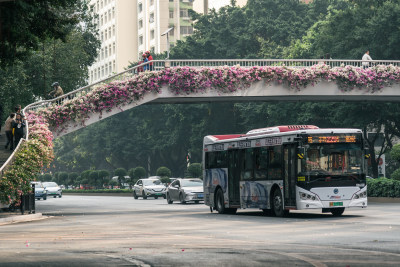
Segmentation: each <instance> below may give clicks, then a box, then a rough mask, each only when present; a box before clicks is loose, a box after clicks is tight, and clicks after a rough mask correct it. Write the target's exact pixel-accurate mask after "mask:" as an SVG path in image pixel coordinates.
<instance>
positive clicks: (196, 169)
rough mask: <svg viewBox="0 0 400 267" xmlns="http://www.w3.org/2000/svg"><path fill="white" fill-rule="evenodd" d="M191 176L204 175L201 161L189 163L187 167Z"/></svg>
mask: <svg viewBox="0 0 400 267" xmlns="http://www.w3.org/2000/svg"><path fill="white" fill-rule="evenodd" d="M187 171H188V174H189V177H193V178H199V177H202V174H203V173H202V172H203V170H202V167H201V163H192V164H190V165H189V167H188V168H187Z"/></svg>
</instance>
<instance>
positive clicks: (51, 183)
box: [43, 182, 58, 187]
mask: <svg viewBox="0 0 400 267" xmlns="http://www.w3.org/2000/svg"><path fill="white" fill-rule="evenodd" d="M43 185H44V186H45V187H57V186H58V185H57V184H56V183H53V182H49V183H43Z"/></svg>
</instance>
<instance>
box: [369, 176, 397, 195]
mask: <svg viewBox="0 0 400 267" xmlns="http://www.w3.org/2000/svg"><path fill="white" fill-rule="evenodd" d="M367 185H368V196H369V197H400V181H398V180H393V179H387V178H379V179H368V180H367Z"/></svg>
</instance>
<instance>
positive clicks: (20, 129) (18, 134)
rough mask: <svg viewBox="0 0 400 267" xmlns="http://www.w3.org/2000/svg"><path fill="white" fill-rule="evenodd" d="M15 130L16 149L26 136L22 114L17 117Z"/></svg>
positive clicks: (14, 124) (14, 125)
mask: <svg viewBox="0 0 400 267" xmlns="http://www.w3.org/2000/svg"><path fill="white" fill-rule="evenodd" d="M13 128H14V148H16V147H17V146H18V143H19V141H20V140H21V138H22V137H23V136H24V128H25V122H24V121H23V119H22V116H21V114H17V115H16V116H15V121H14V123H13Z"/></svg>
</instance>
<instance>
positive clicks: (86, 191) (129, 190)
mask: <svg viewBox="0 0 400 267" xmlns="http://www.w3.org/2000/svg"><path fill="white" fill-rule="evenodd" d="M63 193H82V194H86V193H106V194H115V193H132V189H90V190H84V189H64V190H63Z"/></svg>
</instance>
